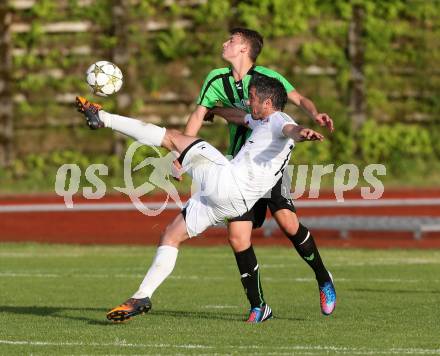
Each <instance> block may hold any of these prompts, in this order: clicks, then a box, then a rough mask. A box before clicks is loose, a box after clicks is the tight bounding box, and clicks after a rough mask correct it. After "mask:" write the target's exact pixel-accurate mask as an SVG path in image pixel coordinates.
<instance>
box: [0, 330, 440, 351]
mask: <svg viewBox="0 0 440 356" xmlns="http://www.w3.org/2000/svg"><path fill="white" fill-rule="evenodd" d="M251 327H253V326H251ZM0 344H3V345H17V346H23V345H29V346H59V347H63V346H64V347H71V346H79V347H81V346H83V347H108V346H116V347H126V348H174V349H200V350H212V349H216V348H217V347H216V346H211V345H199V344H183V345H173V344H133V343H127V342H125V341H124V340H121V341H118V342H113V343H84V342H48V341H26V340H0ZM221 348H225V349H233V350H236V349H240V350H261V351H263V350H267V349H271V350H279V351H280V352H283V351H285V352H288V351H303V352H307V353H308V354H310V352H324V353H326V354H327V353H328V352H332V353H335V354H344V355H381V354H393V355H402V354H407V355H409V354H416V355H440V348H438V349H421V348H391V349H373V348H371V349H370V348H364V347H362V348H356V347H341V346H321V345H316V346H305V345H304V346H303V345H296V346H260V345H249V346H234V345H222V347H221ZM265 354H266V353H265ZM270 354H275V355H277V354H280V353H278V352H270Z"/></svg>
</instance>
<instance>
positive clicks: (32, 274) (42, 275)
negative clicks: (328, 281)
mask: <svg viewBox="0 0 440 356" xmlns="http://www.w3.org/2000/svg"><path fill="white" fill-rule="evenodd" d="M66 275H68V276H69V278H82V279H84V278H91V279H94V278H97V279H108V278H123V279H129V278H136V279H139V278H143V277H144V275H143V274H139V273H136V274H134V273H133V274H103V273H96V274H82V273H81V274H74V273H70V272H66V274H55V273H39V272H18V273H17V272H12V271H4V272H0V278H1V277H5V278H8V277H11V278H16V277H17V278H18V277H24V278H30V277H36V278H65V277H66ZM168 279H171V280H184V281H207V282H210V281H226V280H230V278H225V277H205V276H195V275H189V276H169V277H168ZM263 280H265V281H271V282H305V283H309V282H315V279H314V278H280V277H275V278H274V277H263ZM335 281H336V282H337V283H342V282H343V283H353V282H359V280H358V279H351V278H337V279H335ZM362 282H368V283H425V282H428V283H439V282H440V279H402V278H364V279H362Z"/></svg>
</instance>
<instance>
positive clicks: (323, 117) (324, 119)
mask: <svg viewBox="0 0 440 356" xmlns="http://www.w3.org/2000/svg"><path fill="white" fill-rule="evenodd" d="M315 121H316V122H317V123H318V124H319V125H321V126H326V127H327V128H328V129H329V130H330V132H333V130H334V129H335V128H334V126H333V120H332V119H331V117H330V116H328V115H327V114H326V113H318V114H317V115H316V116H315Z"/></svg>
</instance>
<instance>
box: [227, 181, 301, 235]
mask: <svg viewBox="0 0 440 356" xmlns="http://www.w3.org/2000/svg"><path fill="white" fill-rule="evenodd" d="M282 180H283V178H282V177H281V178H280V179H279V180H278V182H277V184H275V186H274V187H273V188H272V191H271V193H270V198H261V199H260V200H258V201H257V202H256V203H255V205H254V206H253V207H252V209H251V210H249V211H248V212H246V213H244V214H243V215H241V216H239V217H236V218H233V219H230V220H229V222H234V221H252V228H253V229H258V228H259V227H261V226H262V225H263V223H264V220H265V219H266V210H267V208H269V209H270V212H271V213H272V215H273V214H274V213H275V212H277V211H278V210H281V209H288V210H290V211H292V212H294V213H295V212H296V210H295V206H294V205H293V200H292V199H290V190H289V191H283V192H282V189H283V188H284V189H286V188H285V187H283V186H282ZM282 193H284V194H282ZM287 197H289V198H287Z"/></svg>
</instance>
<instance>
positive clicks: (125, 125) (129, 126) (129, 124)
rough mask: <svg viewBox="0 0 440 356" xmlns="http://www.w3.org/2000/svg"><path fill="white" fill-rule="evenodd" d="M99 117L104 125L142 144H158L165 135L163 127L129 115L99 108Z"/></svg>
mask: <svg viewBox="0 0 440 356" xmlns="http://www.w3.org/2000/svg"><path fill="white" fill-rule="evenodd" d="M98 115H99V118H100V119H101V121H102V122H103V123H104V126H105V127H108V128H111V129H113V130H115V131H118V132H120V133H123V134H124V135H127V136H130V137H132V138H134V139H135V140H136V141H139V142H140V143H143V144H144V145H152V146H160V145H161V144H162V141H163V138H164V136H165V131H166V129H165V127H160V126H156V125H153V124H148V123H145V122H143V121H140V120H136V119H131V118H129V117H125V116H120V115H115V114H110V113H108V112H105V111H104V110H99V112H98Z"/></svg>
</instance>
